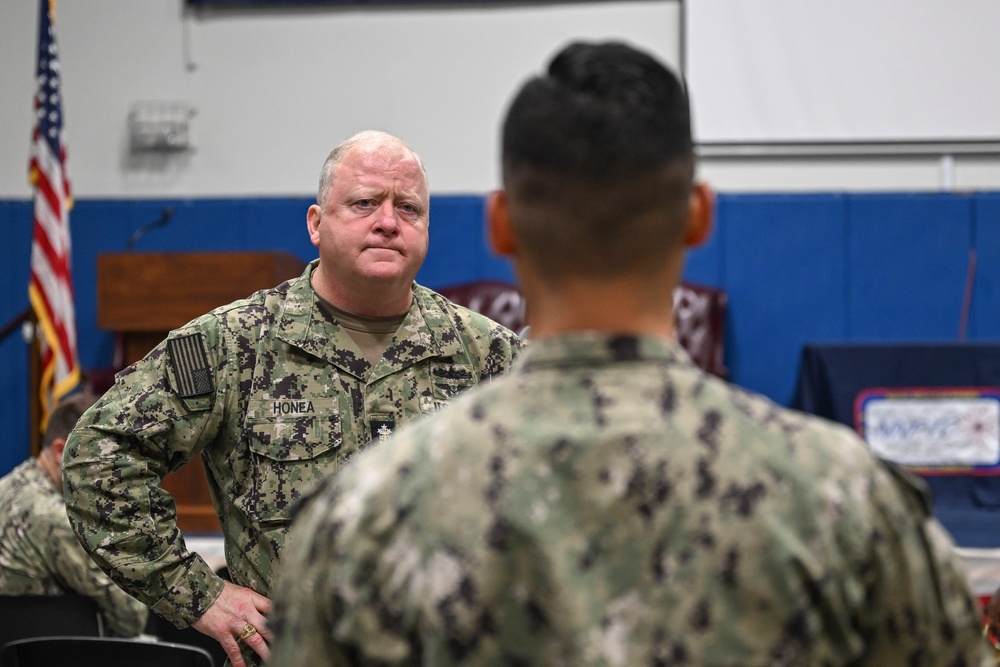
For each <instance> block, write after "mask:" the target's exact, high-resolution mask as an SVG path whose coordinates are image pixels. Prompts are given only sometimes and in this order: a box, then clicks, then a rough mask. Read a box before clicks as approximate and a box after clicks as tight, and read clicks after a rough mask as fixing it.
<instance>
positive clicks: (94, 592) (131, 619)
mask: <svg viewBox="0 0 1000 667" xmlns="http://www.w3.org/2000/svg"><path fill="white" fill-rule="evenodd" d="M48 539H49V541H50V544H49V545H48V548H47V549H45V551H44V553H47V554H50V557H51V558H52V560H53V562H52V563H49V570H50V571H51V572H53V573H54V576H56V577H57V578H58V579H59V580H60V583H61V584H62V586H63V588H65V589H66V590H71V591H75V592H77V593H79V594H80V595H83V596H85V597H89V598H91V599H93V600H94V602H96V603H97V606H98V608H99V609H100V610H101V616H103V617H104V622H105V624H106V626H107V629H108V630H109V631H110V633H111V634H112V635H114V636H116V637H134V636H136V635H138V634H140V633H141V632H142V631H143V628H145V627H146V620H147V618H148V617H149V609H148V608H147V607H146V605H144V604H142V603H141V602H139V601H138V600H136V599H135V598H133V597H131V596H130V595H129V594H128V593H126V592H125V591H123V590H122V589H121V588H119V587H118V586H116V585H115V584H114V582H112V581H111V580H110V579H109V578H108V577H107V575H105V574H104V572H102V571H101V569H100V568H99V567H98V566H97V563H95V562H94V561H93V559H92V558H91V557H90V556H89V555H88V554H87V552H86V551H84V549H83V547H82V546H81V545H80V542H79V541H78V540H77V538H76V535H75V534H74V533H73V531H72V529H71V528H70V526H69V523H68V522H66V521H62V522H61V523H55V522H54V523H53V526H52V529H51V530H50V531H49V536H48Z"/></svg>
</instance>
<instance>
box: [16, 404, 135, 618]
mask: <svg viewBox="0 0 1000 667" xmlns="http://www.w3.org/2000/svg"><path fill="white" fill-rule="evenodd" d="M94 399H95V397H94V396H91V395H89V394H77V395H75V396H72V397H70V398H67V399H65V400H64V401H63V402H62V403H60V404H59V405H58V406H57V407H56V409H55V410H53V411H52V415H51V416H50V417H49V421H48V425H47V426H46V428H45V433H44V434H43V435H42V442H41V451H39V453H38V456H37V457H35V458H31V459H28V460H27V461H25V462H24V463H21V464H20V465H19V466H17V467H16V468H14V469H13V470H12V471H11V472H10V473H8V474H7V475H5V476H4V477H3V479H0V595H67V594H76V595H82V596H84V597H88V598H91V599H92V600H94V602H95V603H96V604H97V607H98V609H99V610H100V613H101V617H102V618H103V619H104V627H105V629H106V630H107V632H108V634H110V635H114V636H117V637H134V636H136V635H138V634H140V633H141V632H142V630H143V628H145V627H146V620H147V618H148V616H149V609H147V608H146V606H145V605H144V604H142V603H141V602H139V601H138V600H136V599H134V598H132V597H130V596H129V595H128V594H127V593H125V591H123V590H122V589H121V588H119V587H118V586H116V585H115V584H114V582H112V581H111V580H110V579H109V578H108V576H107V575H106V574H104V572H102V571H101V568H99V567H97V563H95V562H94V560H93V559H92V558H91V557H90V554H88V553H87V552H86V551H84V550H83V547H82V546H81V545H80V540H78V539H77V537H76V533H74V532H73V529H72V528H71V527H70V525H69V519H67V518H66V502H65V500H64V499H63V494H62V486H63V484H62V473H61V469H60V462H61V461H62V456H63V451H64V448H65V446H66V436H67V435H69V432H70V429H72V428H73V424H75V423H76V421H77V420H78V419H79V418H80V415H82V414H83V411H84V410H86V409H87V408H88V407H90V406H91V405H92V404H93V403H94ZM0 604H3V602H0Z"/></svg>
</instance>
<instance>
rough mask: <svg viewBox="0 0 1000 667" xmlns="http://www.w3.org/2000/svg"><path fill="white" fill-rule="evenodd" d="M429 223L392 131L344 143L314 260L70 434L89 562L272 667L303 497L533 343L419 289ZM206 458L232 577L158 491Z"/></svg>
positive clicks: (170, 341)
mask: <svg viewBox="0 0 1000 667" xmlns="http://www.w3.org/2000/svg"><path fill="white" fill-rule="evenodd" d="M428 211H429V196H428V186H427V178H426V175H425V173H424V168H423V165H422V163H421V161H420V159H419V158H418V157H417V155H416V154H415V153H414V152H413V151H412V150H410V148H409V147H407V146H406V144H404V143H403V142H402V141H400V140H399V139H397V138H395V137H392V136H390V135H388V134H385V133H382V132H364V133H361V134H359V135H356V136H354V137H352V138H351V139H349V140H347V141H346V142H345V143H344V144H343V145H341V146H340V147H338V148H336V149H335V150H334V151H333V152H332V153H331V154H330V156H329V158H328V159H327V161H326V163H325V164H324V167H323V170H322V175H321V180H320V189H319V195H318V199H317V203H316V204H315V205H313V206H311V207H310V208H309V210H308V213H307V219H306V222H307V227H308V231H309V237H310V239H311V240H312V242H313V244H314V245H316V246H317V247H318V248H319V259H318V260H317V261H315V262H313V263H312V264H310V265H309V267H308V268H307V269H306V271H305V272H304V273H303V275H302V276H301V277H300V278H297V279H294V280H291V281H288V282H286V283H284V284H282V285H279V286H277V287H275V288H273V289H268V290H263V291H261V292H258V293H256V294H254V295H252V296H250V297H249V298H247V299H245V300H241V301H237V302H235V303H232V304H230V305H227V306H223V307H221V308H218V309H216V310H214V311H212V312H211V313H209V314H207V315H204V316H202V317H200V318H197V319H195V320H194V321H192V322H190V323H189V324H187V325H185V326H183V327H181V328H180V329H178V330H175V331H173V332H171V333H170V334H169V336H168V338H167V339H166V340H165V341H163V342H162V343H161V344H160V345H159V346H157V347H156V348H155V349H153V350H152V351H151V352H150V353H149V354H148V355H147V356H146V357H145V358H144V359H143V360H141V361H139V362H138V363H136V364H135V365H133V366H131V367H130V368H127V369H125V370H124V371H122V372H121V373H119V374H118V377H117V379H116V382H115V385H114V386H113V387H112V388H111V389H110V390H109V391H108V392H107V394H105V396H104V397H103V398H102V399H101V400H100V401H99V402H98V403H97V404H96V405H95V406H94V407H93V408H91V409H90V410H89V411H88V412H87V413H86V414H85V415H84V417H83V419H82V420H81V422H80V424H79V426H78V427H77V428H76V429H75V430H74V432H73V434H72V435H71V437H70V440H69V444H68V445H67V449H66V452H67V455H66V463H65V466H64V473H63V474H64V479H65V481H66V496H67V506H68V511H69V515H70V520H71V521H72V523H73V524H74V527H75V528H76V530H77V532H78V533H79V534H80V536H81V539H82V540H83V541H84V543H85V544H86V545H87V547H88V548H89V549H90V551H91V553H92V554H93V556H94V558H95V560H97V561H98V563H100V564H101V566H102V567H103V568H105V570H106V571H107V572H108V573H109V574H110V575H111V577H112V579H114V580H115V581H116V582H117V583H119V584H120V585H121V586H122V587H123V588H125V589H126V590H128V591H129V592H131V593H132V594H133V595H135V596H136V597H137V598H139V599H140V600H142V601H143V602H145V603H146V604H148V605H149V606H150V607H151V608H152V609H153V611H155V612H156V613H158V614H160V615H161V616H162V617H164V618H165V619H167V620H168V621H171V622H173V623H174V624H175V625H177V626H179V627H180V626H186V625H189V624H192V625H194V627H195V628H196V629H198V630H200V631H202V632H204V633H205V634H208V635H210V636H212V637H214V638H216V639H217V640H219V642H220V643H221V644H222V646H223V647H224V648H225V650H226V653H227V655H229V657H230V659H231V660H232V662H233V664H234V665H236V666H237V667H242V666H243V665H244V663H245V662H250V663H256V662H259V661H260V659H266V657H267V652H268V647H267V641H268V639H269V638H270V632H269V631H268V629H267V623H266V620H265V615H266V614H267V612H268V611H269V610H270V600H269V596H270V595H271V593H272V587H273V584H274V576H275V571H276V566H277V563H278V561H279V559H280V557H281V549H282V545H283V544H284V541H285V534H286V531H287V529H288V526H289V520H290V515H289V512H290V509H291V507H292V505H293V504H294V503H295V501H296V500H297V499H298V498H299V496H300V495H301V494H302V493H303V492H304V491H305V490H306V489H308V488H309V487H310V486H311V485H313V484H314V483H315V482H316V481H317V480H320V479H322V478H323V477H325V476H327V475H329V474H330V473H334V472H336V471H338V470H339V469H340V468H341V467H342V466H343V465H344V464H345V463H346V462H347V461H348V459H349V458H350V457H351V456H352V455H354V454H355V453H356V452H357V451H358V450H359V449H360V448H361V447H362V446H364V445H365V444H367V443H369V442H371V441H379V440H381V439H384V438H386V437H388V435H389V434H390V433H391V431H392V430H393V429H394V428H395V427H396V426H398V425H400V424H402V423H403V422H405V421H408V420H410V419H414V418H416V417H418V416H420V415H424V414H428V413H432V412H434V411H435V410H437V409H439V408H440V407H441V406H443V405H444V404H446V403H447V402H448V401H450V400H451V399H452V398H454V397H455V396H456V395H457V394H459V393H460V392H461V391H463V390H464V389H466V388H468V387H470V386H472V385H474V384H476V383H477V382H480V381H483V380H486V379H488V378H490V377H491V376H494V375H497V374H500V373H503V372H505V371H506V370H507V369H508V368H509V367H510V366H511V364H512V362H513V360H514V358H515V356H516V354H517V353H518V351H519V349H520V348H521V345H522V340H521V338H519V337H518V336H517V335H516V334H514V333H513V332H511V331H509V330H508V329H506V328H504V327H502V326H500V325H499V324H497V323H496V322H493V321H492V320H489V319H488V318H486V317H484V316H482V315H479V314H477V313H474V312H472V311H470V310H468V309H466V308H462V307H459V306H457V305H455V304H453V303H451V302H449V301H447V300H446V299H444V298H443V297H441V296H440V295H439V294H437V293H435V292H433V291H431V290H429V289H427V288H425V287H422V286H420V285H417V284H416V283H414V277H415V276H416V274H417V270H418V269H419V268H420V265H421V264H422V262H423V260H424V256H425V255H426V252H427V243H428V221H429V214H428ZM198 455H200V456H201V458H202V461H203V462H204V465H205V469H206V473H207V474H206V476H207V479H208V484H209V488H210V490H211V492H212V499H213V503H214V505H215V509H216V511H217V513H218V515H219V519H220V522H221V525H222V530H223V538H224V542H225V552H226V562H227V565H228V568H229V573H230V576H231V577H232V580H233V582H234V583H227V582H224V581H223V580H222V579H221V578H220V577H219V576H217V575H216V574H215V573H214V572H212V569H211V568H210V567H209V566H208V565H207V564H206V563H205V562H204V560H203V559H202V558H200V557H199V556H198V555H196V554H194V553H191V552H189V551H188V550H187V549H186V548H185V544H184V540H183V537H182V535H181V533H180V532H179V530H178V528H177V523H176V513H175V508H174V505H173V501H172V498H171V497H170V496H169V495H168V494H167V493H166V492H165V491H164V490H163V489H162V488H161V485H160V482H161V480H162V479H163V477H164V476H166V475H167V473H169V472H171V471H173V470H176V469H177V468H179V467H180V466H181V465H183V464H184V463H185V462H187V461H189V460H191V459H192V458H193V457H195V456H198ZM241 652H242V653H241ZM255 656H259V658H258V657H255Z"/></svg>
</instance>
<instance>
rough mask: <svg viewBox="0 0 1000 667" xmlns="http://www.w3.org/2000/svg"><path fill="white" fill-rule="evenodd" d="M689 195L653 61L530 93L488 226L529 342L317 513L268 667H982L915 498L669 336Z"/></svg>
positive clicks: (869, 461) (562, 60)
mask: <svg viewBox="0 0 1000 667" xmlns="http://www.w3.org/2000/svg"><path fill="white" fill-rule="evenodd" d="M693 174H694V158H693V149H692V140H691V131H690V119H689V112H688V102H687V98H686V95H685V93H684V90H683V87H682V85H681V84H680V82H679V81H678V80H677V79H676V78H675V77H674V76H673V74H672V73H670V72H669V71H668V70H667V69H665V68H664V67H663V66H662V65H661V64H659V63H658V62H656V61H655V60H654V59H652V58H651V57H649V56H648V55H646V54H644V53H642V52H639V51H636V50H634V49H632V48H630V47H628V46H625V45H622V44H613V43H612V44H598V45H592V44H574V45H570V46H569V47H567V48H566V49H565V50H563V51H562V52H561V53H560V54H559V55H557V56H556V58H555V59H554V60H553V62H552V63H551V65H550V66H549V69H548V72H547V73H546V74H545V75H543V76H541V77H537V78H534V79H532V80H530V81H529V82H528V83H527V84H526V85H525V86H524V87H523V88H522V89H521V91H520V92H519V93H518V95H517V97H516V98H515V99H514V101H513V104H512V106H511V108H510V110H509V111H508V114H507V117H506V121H505V124H504V134H503V175H504V186H505V189H504V191H502V192H500V193H498V194H497V195H495V196H494V197H493V198H492V200H491V204H490V224H491V237H492V239H493V243H494V245H495V247H496V248H497V249H498V250H499V251H501V252H502V253H506V254H509V255H511V256H512V257H513V259H514V262H515V267H516V269H517V272H518V275H519V277H520V279H521V283H522V288H523V290H524V292H525V295H526V299H527V304H528V315H529V322H530V324H531V330H532V339H533V342H532V345H531V347H530V348H529V349H528V350H527V351H526V352H525V354H524V356H523V358H522V360H521V363H520V364H519V365H518V366H517V368H515V370H514V371H513V372H512V373H511V374H510V375H508V376H507V377H505V378H502V379H500V380H498V381H496V382H493V383H491V384H490V385H489V386H487V387H483V388H481V389H477V390H474V391H472V392H469V393H468V394H466V395H464V396H463V397H461V398H460V399H458V400H456V401H455V402H453V403H452V404H451V405H450V406H449V407H448V408H447V410H445V411H443V412H441V413H439V414H437V415H435V416H434V417H432V418H429V419H426V420H422V421H420V422H418V423H416V424H412V425H410V426H408V427H406V428H404V429H401V430H400V431H399V432H397V433H396V435H395V436H394V439H393V446H392V447H391V448H382V449H375V450H373V451H371V452H365V453H363V454H362V455H361V456H360V457H358V460H356V461H355V462H354V463H353V464H352V466H351V468H350V469H348V470H345V471H344V474H343V475H340V476H338V477H336V478H334V479H331V480H327V481H326V482H324V484H323V486H322V488H321V489H319V490H317V491H316V493H315V495H314V496H313V497H312V498H311V500H310V501H309V502H308V503H306V504H305V509H304V510H303V511H302V512H301V514H299V516H298V518H297V519H296V524H295V526H294V528H293V529H292V533H291V534H290V536H289V539H288V546H287V550H286V553H285V560H284V562H283V567H284V570H283V573H284V575H287V576H284V578H283V579H282V580H281V583H280V585H279V587H278V593H277V597H276V600H275V612H274V622H273V624H272V628H273V629H274V631H275V633H276V637H277V638H276V641H275V646H274V650H273V654H272V658H273V659H272V662H271V665H273V666H274V667H306V666H310V667H313V666H318V665H380V666H387V665H428V666H430V665H434V666H435V667H448V666H450V665H466V666H468V665H546V666H549V667H580V666H582V665H606V666H612V665H614V666H622V667H634V666H637V665H663V666H668V665H712V666H722V665H726V666H733V667H737V666H738V667H748V666H758V665H759V666H763V665H803V666H806V665H808V666H814V665H828V666H832V665H855V666H856V665H869V666H872V667H876V666H877V667H892V666H897V665H898V666H903V665H907V666H910V667H913V666H917V665H923V666H927V667H930V666H935V667H940V666H943V665H952V666H955V665H966V666H969V665H985V664H988V661H987V655H986V653H985V649H986V646H985V642H984V640H983V639H982V637H981V634H980V627H981V626H980V625H979V622H978V614H977V610H976V605H975V602H974V600H973V597H972V595H971V593H970V591H969V588H968V585H967V583H966V581H965V579H964V576H963V573H962V572H961V571H960V569H959V567H958V565H957V564H956V562H955V560H954V558H953V556H952V555H951V552H950V544H949V541H948V538H947V536H946V535H945V534H944V533H943V531H942V529H941V527H940V525H939V524H938V523H937V522H936V521H935V520H934V519H933V518H932V516H931V513H930V510H929V508H928V505H927V501H926V498H925V496H924V494H923V493H922V491H921V490H920V489H918V488H917V487H916V486H915V484H914V483H913V482H912V481H910V480H908V479H906V478H904V477H903V476H902V475H900V474H898V473H896V472H894V471H893V470H892V469H890V468H889V467H887V466H886V465H884V464H882V463H880V462H879V461H877V460H875V459H874V458H873V457H872V455H871V454H870V452H869V451H868V449H867V447H866V445H865V443H864V442H862V441H861V440H859V439H858V438H857V436H856V435H855V434H854V433H852V432H851V431H850V430H848V429H846V428H844V427H842V426H840V425H835V424H833V423H829V422H825V421H821V420H819V419H816V418H814V417H810V416H806V415H804V414H801V413H795V412H791V411H789V410H786V409H783V408H781V407H779V406H777V405H774V404H773V403H771V402H769V401H768V400H767V399H765V398H763V397H760V396H755V395H752V394H749V393H747V392H744V391H741V390H739V389H738V388H736V387H733V386H730V385H728V384H726V383H725V382H723V381H721V380H719V379H717V378H715V377H712V376H709V375H706V374H705V373H704V372H702V371H701V370H699V369H698V368H697V367H696V366H695V365H694V364H693V363H692V361H691V359H690V358H689V357H688V356H687V355H686V354H685V353H684V351H683V349H682V348H681V347H680V346H679V345H678V343H677V342H676V341H675V340H673V338H672V323H673V320H672V313H671V304H672V299H671V295H672V291H673V287H674V286H675V285H676V284H677V282H678V280H679V277H680V274H681V267H682V258H683V248H684V246H689V245H695V244H698V243H700V242H701V241H702V240H703V239H704V238H705V237H706V235H707V234H708V232H709V228H710V219H711V211H712V205H713V198H712V195H711V192H710V191H709V189H708V188H707V187H706V186H705V185H704V184H701V183H694V181H693ZM556 247H558V248H559V252H558V253H556V252H553V249H554V248H556Z"/></svg>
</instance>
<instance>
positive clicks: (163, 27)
mask: <svg viewBox="0 0 1000 667" xmlns="http://www.w3.org/2000/svg"><path fill="white" fill-rule="evenodd" d="M36 11H37V2H36V1H35V0H3V2H0V63H2V65H0V91H2V93H0V198H28V197H29V196H30V191H29V188H28V185H27V181H26V176H25V172H26V168H25V166H26V164H27V155H28V142H29V135H30V132H31V125H32V109H31V106H32V96H33V91H34V81H33V76H34V58H35V56H34V51H35V42H36V38H37V37H36V34H35V33H36V23H37V18H36ZM682 11H683V5H682V3H681V2H680V0H633V1H623V2H583V3H576V4H569V3H561V4H533V5H528V4H525V5H517V4H514V5H495V6H480V7H470V6H438V7H423V8H412V7H410V8H392V7H380V6H375V7H371V6H369V7H364V8H347V9H345V8H338V7H332V8H330V7H322V8H320V7H305V8H301V7H300V8H295V9H283V10H280V11H279V10H255V11H247V10H240V11H214V12H208V11H205V12H200V13H199V12H191V11H189V10H185V9H184V3H183V0H58V3H57V12H58V13H57V17H56V32H57V38H58V43H59V47H60V51H61V61H62V66H63V71H64V87H63V91H64V100H65V106H64V111H65V118H66V129H67V132H68V146H69V153H70V170H71V171H70V174H71V177H72V180H73V185H74V189H75V193H76V195H77V196H78V197H110V198H119V197H121V198H142V197H158V196H165V197H174V196H193V197H200V196H270V195H302V194H311V193H312V192H313V190H314V188H315V183H316V178H317V174H318V171H319V167H320V165H321V163H322V161H323V159H324V158H325V156H326V153H327V152H328V151H329V149H330V148H332V147H333V145H335V144H336V143H338V142H339V141H340V140H342V139H344V138H346V137H347V136H349V135H350V134H352V133H354V132H355V131H357V130H361V129H365V128H369V127H375V128H380V129H385V130H388V131H390V132H393V133H395V134H398V135H399V136H400V137H402V138H403V139H405V140H406V141H408V142H409V143H410V144H411V145H412V146H413V147H414V148H415V149H416V150H417V151H418V152H419V153H420V154H421V156H422V157H423V158H424V161H425V162H426V163H427V166H428V170H429V172H430V176H431V189H432V192H434V193H435V194H459V193H483V192H486V191H488V190H490V189H492V188H494V187H496V185H497V183H498V180H497V166H496V163H497V157H496V143H497V124H498V119H499V118H500V116H501V114H502V112H503V109H504V106H505V104H506V102H507V100H508V99H509V97H510V95H511V93H512V91H513V90H514V89H515V88H516V86H517V85H518V84H519V82H520V81H522V80H523V78H525V77H526V76H528V75H529V74H531V73H534V72H537V71H539V69H540V68H541V67H542V66H543V64H544V62H545V61H546V60H547V59H548V57H549V56H550V55H551V54H552V53H553V52H554V51H555V50H556V49H558V48H559V47H560V46H561V45H563V44H564V43H566V42H567V41H568V40H570V39H572V38H593V39H604V38H620V39H626V40H628V41H630V42H632V43H634V44H637V45H639V46H642V47H645V48H647V49H649V50H651V51H653V52H655V53H656V54H658V55H659V56H660V57H661V58H662V59H663V60H664V61H666V62H667V63H669V64H671V65H673V66H675V67H677V66H679V64H680V58H681V55H680V53H681V47H680V45H681V31H682V28H681V24H682V21H681V18H682ZM974 84H975V82H970V85H974ZM149 100H166V101H182V102H187V103H189V104H191V105H193V107H194V108H195V109H196V110H197V114H196V115H195V117H194V118H193V120H192V124H191V128H192V141H193V145H194V147H195V148H194V150H192V151H188V152H184V153H180V154H173V155H133V154H131V153H130V152H129V149H128V136H127V117H128V113H129V110H130V108H131V106H132V105H133V103H135V102H140V101H149ZM695 105H696V106H697V99H696V100H695ZM734 112H735V113H738V112H739V110H738V109H737V110H734ZM702 175H703V176H704V177H705V178H707V179H708V180H710V181H711V182H713V184H715V185H716V187H717V188H719V189H721V190H725V191H778V192H790V191H802V190H823V191H829V190H834V191H837V190H852V191H864V190H936V189H941V188H957V189H1000V160H998V159H997V158H996V157H993V156H956V157H955V158H954V160H942V159H941V158H940V157H938V156H934V155H928V156H910V157H901V158H884V157H864V156H862V157H857V156H840V157H834V158H801V157H796V158H788V157H775V156H766V157H750V158H747V157H739V158H733V157H706V158H705V159H704V160H703V161H702Z"/></svg>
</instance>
